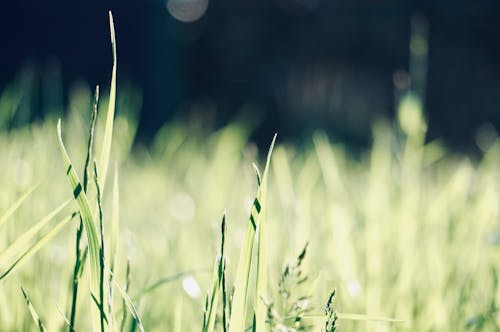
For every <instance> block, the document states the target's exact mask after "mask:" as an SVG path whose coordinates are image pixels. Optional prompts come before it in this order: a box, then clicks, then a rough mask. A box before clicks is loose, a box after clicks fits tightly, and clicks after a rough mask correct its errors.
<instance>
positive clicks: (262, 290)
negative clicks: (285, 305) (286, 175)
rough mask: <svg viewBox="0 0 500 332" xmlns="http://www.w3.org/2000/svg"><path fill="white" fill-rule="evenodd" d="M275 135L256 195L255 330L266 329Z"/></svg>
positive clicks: (261, 330)
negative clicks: (269, 189) (258, 208)
mask: <svg viewBox="0 0 500 332" xmlns="http://www.w3.org/2000/svg"><path fill="white" fill-rule="evenodd" d="M275 142H276V135H274V137H273V140H272V142H271V146H270V147H269V152H268V153H267V160H266V166H265V168H264V174H263V176H262V181H261V185H260V190H259V194H258V195H257V197H258V199H259V202H260V204H261V212H260V216H259V221H258V223H257V230H258V231H257V233H258V247H257V291H256V294H255V295H256V296H255V324H256V326H255V331H256V332H264V331H265V330H266V318H267V306H266V304H265V302H264V301H263V300H262V299H263V298H264V297H265V296H267V230H266V229H267V225H266V222H267V220H266V201H267V178H268V174H269V165H270V163H271V156H272V154H273V148H274V143H275Z"/></svg>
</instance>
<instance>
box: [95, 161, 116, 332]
mask: <svg viewBox="0 0 500 332" xmlns="http://www.w3.org/2000/svg"><path fill="white" fill-rule="evenodd" d="M94 183H95V187H96V190H97V207H98V210H99V238H100V240H101V244H100V247H99V311H100V315H101V332H104V321H105V320H106V323H108V320H107V319H105V318H106V313H105V312H104V310H105V304H104V284H105V279H104V270H105V266H104V230H103V225H102V201H101V187H100V185H99V181H98V173H97V163H96V162H95V160H94ZM106 289H108V288H107V287H106ZM111 316H112V315H111ZM111 316H110V318H111Z"/></svg>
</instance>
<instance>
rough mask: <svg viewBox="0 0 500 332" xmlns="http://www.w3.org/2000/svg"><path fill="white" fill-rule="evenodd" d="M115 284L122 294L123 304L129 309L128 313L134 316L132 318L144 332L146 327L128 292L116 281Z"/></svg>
mask: <svg viewBox="0 0 500 332" xmlns="http://www.w3.org/2000/svg"><path fill="white" fill-rule="evenodd" d="M113 283H114V285H115V286H116V289H118V292H119V293H120V295H121V297H122V299H123V302H124V303H125V305H126V307H127V308H128V311H129V312H130V314H131V315H132V318H133V319H134V321H135V322H136V323H137V325H138V326H139V329H140V330H141V332H144V326H143V325H142V320H141V317H140V316H139V313H138V312H137V309H136V308H135V306H134V303H133V302H132V300H131V299H130V296H129V295H128V294H127V292H126V291H124V290H123V289H122V288H121V287H120V285H119V284H118V283H117V282H116V281H114V282H113Z"/></svg>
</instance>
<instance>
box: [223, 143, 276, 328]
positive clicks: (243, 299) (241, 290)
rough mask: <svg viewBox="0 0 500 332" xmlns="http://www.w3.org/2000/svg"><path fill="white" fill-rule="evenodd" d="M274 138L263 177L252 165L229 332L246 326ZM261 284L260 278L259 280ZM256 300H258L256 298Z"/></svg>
mask: <svg viewBox="0 0 500 332" xmlns="http://www.w3.org/2000/svg"><path fill="white" fill-rule="evenodd" d="M275 140H276V135H275V136H274V138H273V141H272V143H271V148H270V150H269V152H270V153H268V158H267V161H266V168H265V170H264V177H265V179H264V178H262V177H261V175H260V172H259V169H258V168H257V166H255V164H253V167H254V169H255V173H256V176H257V183H258V185H259V187H258V189H257V194H256V195H255V200H254V203H253V205H252V209H251V211H250V217H249V222H248V224H247V231H246V234H245V239H244V240H243V246H242V248H241V252H240V258H239V261H238V268H237V272H236V282H235V286H234V296H233V301H232V303H231V317H230V319H229V332H241V331H244V330H245V327H246V320H247V319H246V311H247V300H248V286H249V279H250V268H251V265H252V250H253V244H254V241H255V234H256V229H257V224H258V221H259V219H260V215H261V212H262V204H261V202H260V199H261V197H262V193H261V191H262V185H263V181H264V180H266V181H267V170H268V169H269V167H268V164H269V161H270V158H271V152H272V148H273V146H274V142H275ZM261 285H262V280H261ZM256 301H260V300H258V299H256Z"/></svg>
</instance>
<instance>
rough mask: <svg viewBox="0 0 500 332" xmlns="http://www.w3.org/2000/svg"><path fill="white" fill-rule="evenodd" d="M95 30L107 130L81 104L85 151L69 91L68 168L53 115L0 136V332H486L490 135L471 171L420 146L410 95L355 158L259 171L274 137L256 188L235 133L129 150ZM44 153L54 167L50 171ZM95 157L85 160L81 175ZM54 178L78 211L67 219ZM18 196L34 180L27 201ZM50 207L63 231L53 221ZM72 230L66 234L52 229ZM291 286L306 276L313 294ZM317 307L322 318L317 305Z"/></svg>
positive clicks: (494, 294)
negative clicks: (291, 257)
mask: <svg viewBox="0 0 500 332" xmlns="http://www.w3.org/2000/svg"><path fill="white" fill-rule="evenodd" d="M110 22H111V29H112V47H113V56H114V57H113V59H114V62H113V73H112V79H111V89H110V97H109V101H108V111H107V113H106V114H105V116H104V117H105V121H104V123H102V124H101V123H100V122H99V121H98V118H99V116H98V113H97V110H98V97H97V95H98V94H97V92H96V97H95V100H94V107H93V109H92V113H91V121H90V130H89V132H88V134H89V136H88V140H85V139H84V138H85V137H86V135H85V133H84V132H85V130H84V129H82V128H87V127H88V123H89V121H88V119H87V118H88V108H90V107H91V106H90V104H91V100H90V99H91V98H90V94H91V93H90V92H89V91H88V90H86V89H85V88H81V89H80V90H78V91H77V92H75V95H74V99H75V100H80V101H81V100H87V99H88V100H87V101H88V102H84V103H83V104H85V105H87V104H88V106H89V107H88V108H81V109H80V108H78V107H72V108H71V109H72V110H71V112H70V113H69V114H68V116H67V118H65V122H64V123H65V132H66V133H69V134H67V135H66V136H65V143H66V144H67V146H68V147H71V151H72V156H77V158H73V160H70V158H69V155H68V153H67V151H66V146H65V143H64V142H63V140H62V132H61V123H60V122H59V124H58V136H57V137H56V136H55V135H54V130H53V128H54V125H55V123H54V121H53V120H52V119H47V120H46V122H42V123H35V124H32V125H30V126H29V127H26V128H18V129H12V130H11V131H8V132H7V131H1V132H0V159H1V161H2V165H3V172H2V174H0V186H1V187H2V191H1V193H0V210H1V211H5V212H3V214H2V217H1V218H0V226H2V233H1V234H0V235H1V236H0V248H1V251H0V269H1V270H0V272H1V273H2V275H1V276H0V279H1V280H0V327H1V328H0V329H1V330H7V331H16V330H23V329H26V326H32V324H33V323H32V322H31V321H30V320H31V318H32V319H33V320H34V321H35V324H36V325H37V327H38V328H39V329H41V330H42V329H45V327H46V330H48V331H52V330H61V329H62V328H65V329H66V328H67V327H66V326H65V324H66V323H65V318H64V315H61V313H60V312H59V310H58V308H59V307H62V308H64V310H65V311H66V312H69V313H70V315H69V316H68V317H69V319H68V323H69V329H70V331H74V330H77V331H89V330H91V329H92V327H93V328H94V329H100V330H101V331H102V330H105V331H107V330H109V331H117V330H120V331H125V330H129V331H133V330H136V329H139V330H141V331H144V330H167V331H168V330H174V331H181V330H182V331H184V330H200V329H201V330H203V331H207V332H208V331H210V332H211V331H215V330H221V331H224V332H225V331H226V330H227V331H230V332H241V331H247V330H248V331H250V330H254V331H259V332H260V331H266V330H278V331H303V330H310V331H318V330H324V331H325V332H331V331H334V330H336V329H337V328H338V329H340V328H342V329H344V330H347V331H366V330H382V331H461V330H464V329H466V328H469V329H471V330H488V329H489V330H492V331H494V330H495V329H496V330H497V329H498V326H499V325H500V317H499V314H498V312H499V308H498V303H499V301H500V290H499V287H498V282H497V276H498V275H499V273H500V271H499V269H500V266H499V265H498V261H499V259H500V249H499V246H498V245H499V241H498V237H499V236H498V234H500V224H499V222H498V220H499V219H498V216H499V204H498V202H499V192H500V179H499V175H498V170H499V169H500V142H499V140H498V139H496V140H491V142H487V143H488V144H483V143H484V142H482V144H481V148H482V149H483V152H482V155H481V156H480V157H478V158H477V159H472V158H469V157H464V156H460V155H456V154H453V153H451V152H449V151H447V150H446V149H445V148H444V147H443V146H442V145H441V144H440V143H439V142H437V141H434V142H428V143H427V142H426V141H425V137H426V136H425V134H426V128H427V126H426V123H425V119H424V117H423V112H422V109H421V103H420V102H419V100H418V98H416V97H415V96H412V95H407V96H406V97H405V99H404V100H403V101H402V103H401V105H400V109H399V111H398V124H396V125H394V126H392V125H389V124H387V123H384V122H379V123H377V124H376V125H375V126H374V132H373V145H372V147H371V148H370V149H369V150H368V151H366V152H365V153H364V154H362V155H361V156H357V157H353V156H351V154H350V153H349V151H346V149H345V147H344V146H343V145H341V144H333V143H332V142H331V141H330V140H329V138H328V137H327V136H326V135H325V134H324V133H317V134H315V135H314V137H313V138H312V140H311V141H310V142H306V143H305V144H304V146H302V147H301V148H298V147H296V146H293V145H279V146H276V148H275V151H274V154H273V162H272V163H271V160H270V156H271V152H272V151H273V146H274V140H273V144H272V145H271V149H270V151H269V154H268V158H267V161H266V166H265V168H264V171H263V173H262V174H263V176H261V175H260V173H259V171H258V169H257V168H256V167H255V169H254V170H252V168H251V167H249V166H250V165H251V163H252V162H253V161H256V160H258V159H259V155H258V153H257V152H258V151H257V149H256V148H255V146H254V145H253V144H252V143H251V142H248V130H247V129H246V128H245V126H244V125H242V124H231V125H229V126H228V127H226V128H223V129H221V130H219V131H218V132H215V133H213V134H210V135H208V137H207V136H202V135H201V134H200V133H199V132H198V131H196V130H194V129H193V128H192V127H189V126H186V125H183V124H178V123H177V124H171V125H168V126H167V127H165V128H164V129H162V130H161V131H160V133H159V134H158V137H157V139H156V141H155V142H154V144H153V147H152V148H144V147H141V146H138V147H137V148H136V149H135V150H131V146H130V142H132V141H133V135H134V133H135V128H136V126H137V124H136V123H135V122H134V120H131V118H128V117H127V116H126V115H125V114H127V110H126V109H123V112H121V111H120V105H121V107H122V108H125V106H126V105H128V104H127V103H126V102H123V99H122V100H121V101H120V98H121V97H120V95H116V45H115V38H114V29H113V25H112V18H111V15H110ZM1 95H9V96H15V95H16V93H15V92H12V91H9V92H8V93H3V94H1ZM115 99H116V100H115ZM15 100H16V99H15V98H11V97H9V98H8V99H6V100H0V106H1V107H0V108H5V109H11V108H15V107H14V105H7V104H8V103H10V102H12V103H15ZM73 102H74V103H75V104H77V103H76V102H75V101H73ZM10 106H12V107H10ZM115 106H116V107H117V109H118V111H117V112H116V114H115ZM82 114H84V115H82ZM83 118H85V120H82V119H83ZM94 134H95V135H94ZM113 136H114V137H115V139H114V140H112V138H113ZM116 138H120V139H116ZM57 140H58V142H59V147H60V151H59V152H60V153H61V154H62V156H63V164H64V167H54V162H53V161H56V162H57V161H58V160H60V156H58V151H57V148H54V147H55V146H57V143H58V142H57ZM112 142H113V144H112ZM94 145H95V146H97V147H100V149H99V152H100V155H99V158H98V160H99V162H98V163H94V164H93V170H94V174H93V177H91V176H90V174H92V173H91V172H90V171H91V167H89V165H90V162H91V160H94V159H95V157H94V154H93V146H94ZM129 151H131V152H130V154H129V153H128V152H129ZM111 156H113V158H112V157H111ZM80 157H81V158H82V159H83V157H85V159H84V162H83V165H82V164H80V163H79V159H78V158H80ZM112 159H113V161H116V167H115V177H114V184H113V192H112V193H110V194H112V197H110V195H106V191H105V190H104V189H105V183H106V174H107V169H108V168H109V164H110V161H111V160H112ZM82 161H83V160H82ZM75 169H79V170H81V171H82V173H81V174H82V175H83V177H82V178H83V182H81V181H80V178H79V177H78V175H77V172H76V171H75ZM118 170H119V172H120V179H118V176H117V174H118ZM64 172H65V173H66V174H64ZM255 173H256V174H257V183H256V181H255ZM89 179H93V180H94V181H89ZM68 181H69V183H70V187H69V188H70V190H71V191H73V196H74V197H73V198H72V200H73V199H74V200H76V208H77V211H78V212H74V211H66V210H67V207H68V206H70V205H69V202H68V201H67V200H68V186H67V183H65V182H68ZM31 183H40V185H39V186H38V189H37V191H36V192H35V193H34V194H31V192H32V191H33V190H34V189H33V188H34V187H33V188H28V187H29V184H31ZM268 184H269V185H268ZM19 193H25V194H21V195H20V194H19ZM19 197H20V198H19ZM28 198H29V200H28ZM108 198H112V200H109V199H108ZM13 202H14V203H13ZM61 202H66V203H63V204H61ZM248 206H250V207H251V209H250V211H248V210H246V207H248ZM54 207H56V208H55V209H54ZM73 208H75V206H73ZM224 209H226V210H227V211H228V214H227V215H228V216H231V218H230V219H229V218H228V219H227V220H226V217H224V219H223V227H222V241H221V247H220V250H219V251H220V255H219V256H218V257H217V259H216V261H215V264H214V265H213V266H212V267H213V271H214V272H213V275H212V279H211V280H210V279H209V277H207V274H209V273H206V272H207V270H208V271H210V270H212V268H210V267H207V263H206V262H207V261H208V260H209V259H210V257H211V254H209V253H208V252H211V251H208V250H207V247H210V246H213V245H215V242H216V241H215V239H216V238H217V235H218V234H219V229H218V227H217V230H214V229H215V228H216V227H214V225H215V224H217V223H216V222H213V219H214V218H216V216H218V213H219V211H221V210H224ZM47 211H52V212H50V213H49V214H47ZM63 211H65V212H64V213H65V215H66V216H67V217H66V218H62V219H61V220H60V221H59V222H54V224H51V221H52V220H54V218H55V217H56V216H57V215H58V214H59V213H63ZM43 216H45V217H43ZM77 216H78V218H81V222H80V223H78V222H75V225H74V226H73V227H72V228H70V227H67V228H65V226H66V225H69V224H70V222H71V220H76V219H75V217H77ZM109 216H111V218H110V217H109ZM37 220H39V221H38V222H33V221H37ZM226 221H227V222H228V225H230V226H231V227H230V228H229V229H228V230H227V232H226V227H225V224H226ZM229 221H230V222H229ZM49 227H50V229H47V228H49ZM70 229H72V230H73V231H75V233H76V234H75V235H76V237H73V236H74V235H73V236H72V235H71V230H70ZM307 241H309V245H308V246H307V253H308V254H307V255H308V260H307V261H306V262H305V261H304V260H303V259H304V255H305V251H304V252H303V253H301V254H300V255H299V257H298V259H297V260H296V262H294V263H291V264H288V265H286V266H285V268H284V269H283V270H281V271H280V270H278V268H277V267H278V266H279V265H280V262H282V260H283V258H284V257H286V256H287V255H288V253H289V252H290V251H291V250H294V248H297V247H299V246H300V245H303V243H306V242H307ZM214 251H215V250H214ZM238 252H239V255H238ZM87 256H88V258H89V259H88V260H87V259H86V258H87ZM30 257H32V259H31V260H29V258H30ZM129 257H130V258H129ZM238 257H239V258H238ZM235 258H236V259H235ZM125 261H126V262H127V264H126V267H123V268H121V267H120V265H121V264H120V262H125ZM23 262H24V263H25V264H24V265H23V266H22V267H21V263H23ZM27 262H29V263H30V264H26V263H27ZM306 263H307V264H306ZM85 265H88V266H89V267H90V268H87V269H85ZM305 265H307V269H306V266H305ZM123 270H124V271H123ZM305 270H307V274H306V273H305V272H304V271H305ZM71 273H73V275H71ZM306 275H307V276H309V275H314V277H315V278H316V276H319V277H318V278H317V280H316V282H314V283H310V280H309V278H307V279H306V278H305V277H306ZM88 277H90V278H88ZM68 279H70V281H71V283H70V285H69V286H68V287H65V286H64V285H66V284H67V282H68ZM89 279H90V284H89ZM275 279H277V280H276V282H274V280H275ZM233 281H234V283H233ZM198 283H199V284H201V288H203V289H208V290H210V293H209V295H208V296H207V299H206V301H205V316H204V319H203V320H201V319H200V320H197V319H193V317H199V316H201V310H200V308H202V306H203V300H202V299H201V298H200V294H199V293H200V291H199V288H200V286H199V285H198ZM19 284H23V285H25V286H26V287H27V288H28V289H30V298H32V299H33V300H34V303H43V304H44V305H43V307H40V306H38V307H37V309H38V310H40V311H39V312H40V315H41V316H42V317H43V318H44V320H43V324H42V323H41V319H40V315H38V312H37V311H36V310H35V309H34V306H33V305H32V302H31V300H30V298H28V296H27V294H26V293H25V292H24V291H23V295H24V301H23V298H22V297H20V296H19V294H18V288H17V286H18V285H19ZM121 285H125V286H124V287H122V286H121ZM270 285H277V289H278V291H277V294H275V293H276V292H274V293H273V292H272V290H273V288H272V287H269V286H270ZM333 286H335V287H336V289H337V292H335V293H330V290H331V288H332V287H333ZM114 290H115V291H116V294H118V295H119V296H120V298H121V299H120V298H118V299H117V298H115V299H114V297H115V296H113V294H114ZM78 294H80V296H78ZM82 294H83V295H84V297H85V301H82V298H83V296H82ZM326 294H331V295H330V297H329V298H328V301H327V305H326V310H325V313H323V312H320V309H317V308H320V307H321V306H320V305H319V303H320V302H321V301H322V299H324V298H325V297H326ZM334 295H335V297H334ZM334 298H335V304H334V302H333V299H334ZM119 300H121V301H119ZM26 303H27V304H28V309H29V312H30V314H31V318H30V317H29V315H28V314H27V312H26V310H25V306H26ZM120 304H121V305H120ZM23 309H24V310H23ZM96 309H97V310H96ZM61 316H62V317H61ZM91 317H92V319H90V318H91ZM384 317H397V318H398V319H390V318H384ZM77 318H78V319H77ZM28 324H29V325H28Z"/></svg>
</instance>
